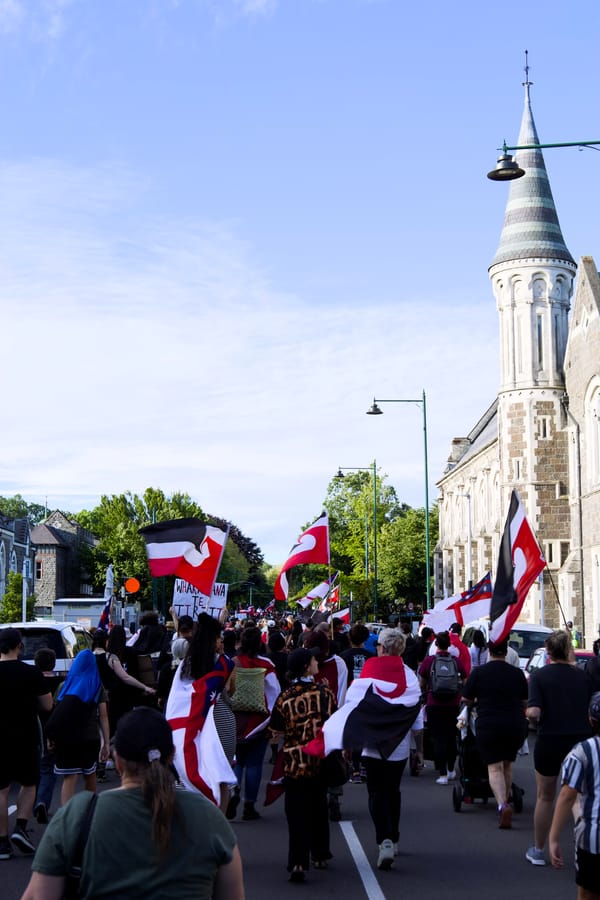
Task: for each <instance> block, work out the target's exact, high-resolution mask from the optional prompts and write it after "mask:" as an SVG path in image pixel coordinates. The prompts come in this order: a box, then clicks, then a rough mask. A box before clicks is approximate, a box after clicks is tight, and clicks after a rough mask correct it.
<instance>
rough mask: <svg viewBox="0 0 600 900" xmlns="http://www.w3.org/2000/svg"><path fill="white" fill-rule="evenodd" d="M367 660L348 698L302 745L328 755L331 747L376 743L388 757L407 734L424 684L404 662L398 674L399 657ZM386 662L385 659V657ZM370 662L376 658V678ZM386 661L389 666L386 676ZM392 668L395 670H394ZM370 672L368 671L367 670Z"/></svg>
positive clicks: (318, 753)
mask: <svg viewBox="0 0 600 900" xmlns="http://www.w3.org/2000/svg"><path fill="white" fill-rule="evenodd" d="M387 659H388V657H379V658H378V659H376V660H375V659H373V660H367V662H366V663H365V665H364V668H363V673H361V677H360V678H355V679H354V681H353V682H352V684H351V685H350V687H349V688H348V692H347V694H346V702H345V703H344V705H343V706H342V707H340V709H338V710H337V711H336V712H334V713H333V715H332V716H331V717H330V718H329V719H327V721H326V722H325V724H324V725H323V728H322V729H321V731H320V732H319V734H318V735H317V737H316V738H315V739H314V740H312V741H310V743H308V744H306V745H305V746H304V747H303V748H302V749H303V750H304V751H305V752H306V753H309V754H312V755H313V756H327V755H328V754H329V753H331V751H332V750H355V751H359V750H362V748H363V747H373V748H374V749H376V750H377V751H378V752H379V753H380V754H381V756H382V758H383V759H387V758H388V756H389V755H390V754H391V753H392V752H393V751H394V750H395V748H396V747H397V746H398V744H399V743H400V741H401V740H402V739H403V738H404V737H405V736H406V735H407V734H408V732H409V730H410V728H411V726H412V724H413V722H414V721H415V719H416V718H417V716H418V714H419V710H420V709H421V703H420V699H421V688H420V686H419V682H418V679H417V676H416V675H415V673H414V672H413V671H412V670H411V669H409V668H408V667H407V666H404V677H403V680H402V681H400V680H399V679H398V674H397V659H396V658H395V657H393V656H390V657H389V660H390V662H389V663H387ZM383 660H385V661H386V662H385V663H383V665H382V661H383ZM369 662H377V676H378V677H376V678H372V677H369V675H368V671H369V668H368V667H369ZM386 665H387V666H389V668H390V676H389V680H387V679H386V677H385V676H386V671H385V668H386ZM392 669H394V672H393V674H392ZM365 670H366V672H367V674H366V675H365V674H364V672H365Z"/></svg>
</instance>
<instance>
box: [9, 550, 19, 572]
mask: <svg viewBox="0 0 600 900" xmlns="http://www.w3.org/2000/svg"><path fill="white" fill-rule="evenodd" d="M8 571H9V572H16V571H17V554H16V553H15V551H14V550H13V552H12V553H11V554H10V564H9V566H8Z"/></svg>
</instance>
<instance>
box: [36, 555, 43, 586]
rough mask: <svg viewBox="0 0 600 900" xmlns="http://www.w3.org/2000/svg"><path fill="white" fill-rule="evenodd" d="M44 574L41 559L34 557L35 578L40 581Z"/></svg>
mask: <svg viewBox="0 0 600 900" xmlns="http://www.w3.org/2000/svg"><path fill="white" fill-rule="evenodd" d="M43 574H44V566H43V564H42V560H41V559H36V561H35V580H36V581H41V579H42V577H43Z"/></svg>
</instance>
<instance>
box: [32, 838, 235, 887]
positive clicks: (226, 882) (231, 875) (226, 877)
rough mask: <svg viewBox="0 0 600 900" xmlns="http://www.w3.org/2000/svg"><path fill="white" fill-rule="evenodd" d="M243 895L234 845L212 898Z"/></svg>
mask: <svg viewBox="0 0 600 900" xmlns="http://www.w3.org/2000/svg"><path fill="white" fill-rule="evenodd" d="M245 897H246V893H245V891H244V873H243V871H242V857H241V856H240V851H239V849H238V848H237V846H236V847H234V850H233V858H232V860H231V862H230V863H227V864H226V865H224V866H219V868H218V870H217V877H216V878H215V885H214V888H213V900H245ZM44 900H46V898H44ZM48 900H58V898H54V897H52V898H48Z"/></svg>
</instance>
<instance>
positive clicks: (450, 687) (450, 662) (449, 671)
mask: <svg viewBox="0 0 600 900" xmlns="http://www.w3.org/2000/svg"><path fill="white" fill-rule="evenodd" d="M429 690H430V691H431V693H432V695H433V699H434V700H450V699H451V698H453V697H456V695H457V694H458V692H459V691H460V676H459V674H458V665H457V663H456V659H455V658H454V657H453V656H450V655H447V656H446V655H443V656H442V655H441V654H440V653H436V655H435V656H434V657H433V662H432V664H431V672H430V674H429Z"/></svg>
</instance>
